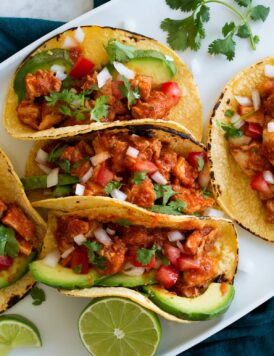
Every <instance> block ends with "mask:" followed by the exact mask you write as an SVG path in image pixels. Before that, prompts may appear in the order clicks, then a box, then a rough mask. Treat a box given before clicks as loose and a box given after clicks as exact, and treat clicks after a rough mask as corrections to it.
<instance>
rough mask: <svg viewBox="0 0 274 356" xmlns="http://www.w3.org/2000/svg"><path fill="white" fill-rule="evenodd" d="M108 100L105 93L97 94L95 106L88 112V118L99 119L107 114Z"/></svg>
mask: <svg viewBox="0 0 274 356" xmlns="http://www.w3.org/2000/svg"><path fill="white" fill-rule="evenodd" d="M108 102H109V97H108V96H107V95H102V96H99V98H97V99H96V101H95V106H94V108H93V109H92V110H91V112H90V120H93V121H97V122H98V121H100V120H101V119H104V118H106V117H107V116H108V108H109V106H108Z"/></svg>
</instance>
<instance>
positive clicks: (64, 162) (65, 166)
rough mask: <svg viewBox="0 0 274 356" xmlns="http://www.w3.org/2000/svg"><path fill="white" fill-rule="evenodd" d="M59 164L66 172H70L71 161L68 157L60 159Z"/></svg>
mask: <svg viewBox="0 0 274 356" xmlns="http://www.w3.org/2000/svg"><path fill="white" fill-rule="evenodd" d="M57 164H58V166H59V167H60V168H61V169H62V170H63V171H64V172H65V173H67V174H69V173H70V161H69V160H68V159H62V160H61V161H58V162H57Z"/></svg>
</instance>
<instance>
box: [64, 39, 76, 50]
mask: <svg viewBox="0 0 274 356" xmlns="http://www.w3.org/2000/svg"><path fill="white" fill-rule="evenodd" d="M72 47H77V42H76V41H75V40H74V39H73V38H71V37H69V36H66V37H65V39H64V42H63V45H62V48H65V49H69V48H72Z"/></svg>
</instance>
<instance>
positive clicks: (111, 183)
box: [104, 180, 123, 195]
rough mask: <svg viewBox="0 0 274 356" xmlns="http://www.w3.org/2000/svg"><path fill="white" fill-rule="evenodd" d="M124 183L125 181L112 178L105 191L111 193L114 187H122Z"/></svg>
mask: <svg viewBox="0 0 274 356" xmlns="http://www.w3.org/2000/svg"><path fill="white" fill-rule="evenodd" d="M122 185H123V183H121V182H117V181H114V180H112V181H110V182H109V183H108V184H107V185H106V186H105V189H104V192H105V193H106V194H108V195H109V194H110V193H111V192H112V191H113V189H120V188H121V187H122Z"/></svg>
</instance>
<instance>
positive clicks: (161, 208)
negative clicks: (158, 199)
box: [149, 204, 181, 215]
mask: <svg viewBox="0 0 274 356" xmlns="http://www.w3.org/2000/svg"><path fill="white" fill-rule="evenodd" d="M149 210H150V211H152V212H154V213H158V214H169V215H181V213H180V212H179V211H177V210H174V209H173V208H172V207H171V206H169V205H157V204H156V205H153V207H152V208H150V209H149Z"/></svg>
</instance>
